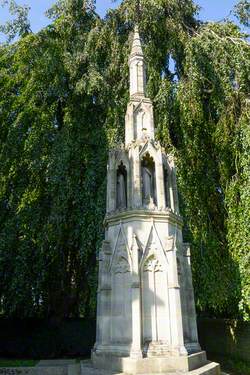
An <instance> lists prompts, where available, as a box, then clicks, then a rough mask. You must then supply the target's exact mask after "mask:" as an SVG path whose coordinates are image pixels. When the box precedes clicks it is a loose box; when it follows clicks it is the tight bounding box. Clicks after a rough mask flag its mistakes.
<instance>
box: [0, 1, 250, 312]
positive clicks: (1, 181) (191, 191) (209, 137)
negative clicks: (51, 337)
mask: <svg viewBox="0 0 250 375" xmlns="http://www.w3.org/2000/svg"><path fill="white" fill-rule="evenodd" d="M248 11H249V9H248V8H247V3H245V2H244V1H241V2H240V3H239V4H238V6H237V8H236V9H235V12H236V14H237V15H238V16H239V19H241V20H242V21H243V22H244V24H245V25H247V22H246V20H247V17H248V13H247V12H248ZM197 12H198V7H197V6H196V5H195V3H194V2H193V1H191V0H141V1H140V2H138V1H135V0H123V2H122V3H121V5H120V6H119V7H118V8H117V9H116V10H113V11H109V12H108V14H107V15H106V17H105V19H104V20H103V19H100V17H99V16H98V15H97V14H96V12H95V4H94V1H83V0H61V1H58V2H57V3H56V4H55V5H54V6H53V7H52V8H51V9H50V10H49V11H48V15H49V17H50V18H51V24H50V25H49V26H48V27H47V28H45V29H43V30H42V31H41V32H39V33H38V34H32V33H31V32H25V33H23V34H22V35H21V38H20V39H19V40H18V41H17V42H16V43H13V44H8V45H7V44H5V45H2V46H1V47H0V84H1V87H2V90H1V93H0V138H1V142H0V165H1V169H0V204H1V210H0V295H1V297H0V298H1V300H0V301H1V308H2V312H3V314H5V315H6V316H10V315H18V316H34V315H36V316H51V315H56V316H59V317H65V316H66V317H70V316H79V315H81V316H93V315H94V313H95V292H96V278H97V277H96V274H97V270H96V267H97V265H96V255H97V253H98V249H99V247H100V244H101V241H102V238H103V227H102V220H103V217H104V215H105V194H106V191H105V189H106V181H105V176H106V162H107V155H108V149H109V148H110V147H112V146H114V145H115V144H116V143H118V142H122V141H123V136H124V116H125V111H126V105H127V102H128V54H129V51H130V42H131V36H132V31H133V28H134V25H135V23H137V24H138V25H139V28H140V32H141V36H142V39H143V43H144V51H145V56H146V60H147V65H148V72H147V76H148V85H147V91H148V95H149V96H150V97H151V98H152V100H153V102H154V106H155V122H156V126H157V137H158V139H159V140H160V141H161V143H162V144H163V145H164V147H165V148H166V151H167V152H169V153H172V154H174V155H175V158H176V163H177V166H178V176H179V177H178V178H179V190H180V198H181V205H182V214H183V216H184V221H185V227H184V234H185V237H186V240H187V241H190V242H191V243H192V251H193V275H194V286H195V291H196V301H197V308H198V310H199V312H200V313H202V312H203V313H206V314H210V315H213V316H226V317H239V316H244V318H246V319H247V318H248V317H249V307H250V303H249V297H250V285H249V280H250V275H249V272H250V271H249V268H250V265H249V263H250V259H249V231H250V222H249V217H250V215H249V214H250V194H249V183H250V173H249V162H250V160H249V155H250V152H249V151H250V150H249V148H250V133H249V108H248V107H249V99H248V95H249V92H248V90H249V89H248V88H249V76H250V75H249V45H248V43H247V41H246V37H247V36H246V35H244V34H243V33H242V32H241V31H240V29H239V27H238V26H236V25H235V24H234V23H233V22H231V21H230V20H225V21H224V22H223V23H202V22H200V21H199V20H198V19H197Z"/></svg>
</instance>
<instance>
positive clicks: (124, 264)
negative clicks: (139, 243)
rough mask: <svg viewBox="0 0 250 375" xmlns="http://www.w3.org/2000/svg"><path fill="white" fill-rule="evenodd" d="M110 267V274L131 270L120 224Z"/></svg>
mask: <svg viewBox="0 0 250 375" xmlns="http://www.w3.org/2000/svg"><path fill="white" fill-rule="evenodd" d="M110 268H111V273H112V274H118V273H127V272H130V271H131V258H130V254H129V250H128V246H127V242H126V239H125V236H124V234H123V230H122V226H121V227H120V230H119V233H118V237H117V240H116V245H115V249H114V253H113V257H112V260H111V267H110Z"/></svg>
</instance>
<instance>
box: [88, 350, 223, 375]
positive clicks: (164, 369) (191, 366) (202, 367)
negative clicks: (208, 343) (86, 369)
mask: <svg viewBox="0 0 250 375" xmlns="http://www.w3.org/2000/svg"><path fill="white" fill-rule="evenodd" d="M92 363H93V366H94V368H96V369H103V370H108V371H111V372H117V373H124V374H128V375H136V374H141V375H142V374H143V375H146V374H150V375H153V374H176V375H177V374H190V375H202V374H203V375H221V372H220V365H219V364H217V363H214V362H209V361H208V360H207V358H206V353H205V352H199V353H195V354H192V355H189V356H179V357H174V356H169V357H152V358H139V359H133V358H130V357H117V356H115V355H112V354H109V353H96V352H93V353H92Z"/></svg>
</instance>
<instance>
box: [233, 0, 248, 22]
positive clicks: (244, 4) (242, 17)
mask: <svg viewBox="0 0 250 375" xmlns="http://www.w3.org/2000/svg"><path fill="white" fill-rule="evenodd" d="M234 13H235V16H236V17H237V18H238V19H239V21H240V22H241V23H242V24H243V25H245V26H247V27H250V3H249V1H248V0H241V1H239V2H238V4H236V5H235V7H234Z"/></svg>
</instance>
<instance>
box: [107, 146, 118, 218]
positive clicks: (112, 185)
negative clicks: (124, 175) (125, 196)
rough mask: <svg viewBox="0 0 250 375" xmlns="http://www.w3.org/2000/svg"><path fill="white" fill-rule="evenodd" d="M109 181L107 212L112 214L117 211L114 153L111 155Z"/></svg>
mask: <svg viewBox="0 0 250 375" xmlns="http://www.w3.org/2000/svg"><path fill="white" fill-rule="evenodd" d="M107 180H108V181H107V212H112V211H115V209H116V170H115V155H114V153H112V152H110V154H109V164H108V176H107Z"/></svg>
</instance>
